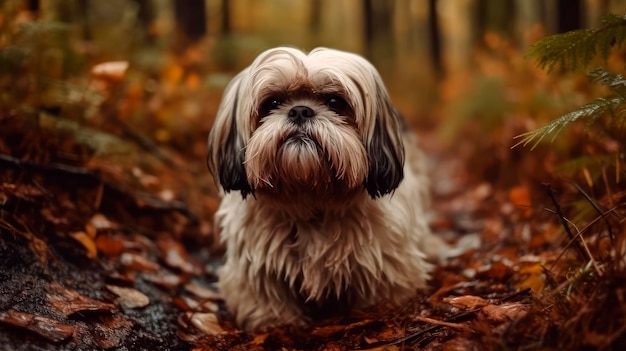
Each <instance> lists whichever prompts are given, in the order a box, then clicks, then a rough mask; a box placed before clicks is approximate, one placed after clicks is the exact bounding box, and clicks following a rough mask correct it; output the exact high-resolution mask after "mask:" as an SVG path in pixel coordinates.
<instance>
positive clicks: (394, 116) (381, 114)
mask: <svg viewBox="0 0 626 351" xmlns="http://www.w3.org/2000/svg"><path fill="white" fill-rule="evenodd" d="M376 83H377V84H376V90H377V91H376V110H375V113H376V116H373V117H374V118H375V122H374V125H373V131H372V133H371V134H370V138H369V140H368V142H367V145H366V149H367V155H368V161H369V170H368V174H367V179H366V180H365V189H366V190H367V192H368V193H369V195H370V196H371V197H372V198H373V199H376V198H378V197H381V196H383V195H386V194H388V193H391V192H393V191H394V190H395V189H396V188H397V187H398V185H399V184H400V182H401V181H402V178H403V177H404V172H403V167H404V144H403V143H402V135H401V133H402V130H403V129H404V128H405V126H404V123H403V121H402V117H401V116H400V115H399V114H398V112H397V111H396V110H395V109H394V107H393V105H392V104H391V101H390V99H389V95H388V94H387V91H386V89H385V87H384V86H383V85H382V81H377V82H376Z"/></svg>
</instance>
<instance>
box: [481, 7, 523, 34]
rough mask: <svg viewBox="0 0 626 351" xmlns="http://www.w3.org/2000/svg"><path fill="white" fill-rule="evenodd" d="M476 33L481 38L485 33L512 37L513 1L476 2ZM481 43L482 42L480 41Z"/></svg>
mask: <svg viewBox="0 0 626 351" xmlns="http://www.w3.org/2000/svg"><path fill="white" fill-rule="evenodd" d="M476 11H477V13H476V26H477V28H476V33H477V35H478V38H482V37H483V36H484V34H485V33H487V32H495V33H498V34H501V35H506V36H509V35H512V34H513V30H514V27H513V26H512V25H511V24H512V23H513V22H514V19H515V4H514V3H513V0H478V1H477V3H476ZM481 41H482V40H481Z"/></svg>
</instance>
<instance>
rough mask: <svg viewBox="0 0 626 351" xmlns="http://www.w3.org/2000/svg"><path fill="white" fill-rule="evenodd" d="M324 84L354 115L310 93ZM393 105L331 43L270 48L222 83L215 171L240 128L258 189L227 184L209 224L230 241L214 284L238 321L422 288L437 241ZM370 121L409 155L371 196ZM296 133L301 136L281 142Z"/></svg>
mask: <svg viewBox="0 0 626 351" xmlns="http://www.w3.org/2000/svg"><path fill="white" fill-rule="evenodd" d="M289 92H297V96H289V99H286V101H285V103H284V104H283V105H281V106H279V107H278V108H277V109H276V110H274V111H273V112H272V113H271V114H270V115H268V116H265V117H263V116H259V115H258V108H259V105H260V104H261V103H262V101H263V100H264V99H265V98H267V97H268V96H270V95H271V94H275V93H281V94H285V93H289ZM307 92H308V94H307ZM329 93H332V94H340V95H341V96H343V97H344V98H345V100H346V101H347V102H348V103H349V105H350V109H351V111H352V112H353V113H352V115H351V116H340V115H338V114H337V113H334V112H333V111H331V110H329V108H328V107H327V106H326V105H324V104H322V103H320V102H319V101H318V100H316V99H315V97H316V96H323V95H324V94H329ZM294 94H295V93H294ZM297 105H305V106H309V107H310V108H312V109H313V110H314V111H315V112H316V117H314V118H313V119H312V120H311V121H310V122H309V123H306V124H304V125H303V126H294V124H293V123H289V122H288V120H287V116H286V115H287V113H288V111H289V109H290V108H291V107H292V106H297ZM393 113H395V112H393V111H392V107H391V103H390V101H389V96H388V94H387V91H386V89H385V87H384V85H383V83H382V79H381V78H380V76H379V75H378V73H377V71H376V69H375V68H374V67H373V66H372V65H371V64H369V62H367V61H366V60H365V59H363V58H361V57H360V56H357V55H354V54H349V53H345V52H341V51H336V50H331V49H324V48H321V49H316V50H314V51H312V52H311V53H309V54H308V55H307V54H305V53H303V52H302V51H300V50H297V49H292V48H276V49H272V50H268V51H266V52H265V53H263V54H261V55H260V56H259V57H258V58H257V59H256V60H255V61H254V62H253V63H252V65H251V66H250V67H248V68H247V69H245V70H244V71H243V72H242V73H240V74H239V75H238V76H237V77H235V78H234V80H233V82H232V83H231V84H230V85H229V86H228V87H227V89H226V92H225V95H224V98H223V101H222V104H221V107H220V110H219V111H218V115H217V117H216V121H215V124H214V127H213V131H212V132H211V136H210V138H209V156H208V161H209V167H210V169H211V171H212V173H213V174H214V176H215V174H216V173H217V172H219V167H220V166H221V165H220V161H219V160H220V157H222V158H223V157H224V156H223V155H222V154H221V148H222V146H223V144H224V143H225V142H227V140H228V139H227V135H228V133H229V131H230V129H231V128H233V127H234V128H236V131H237V136H238V141H237V142H238V143H241V150H242V152H243V153H244V157H243V159H244V168H245V170H246V175H247V180H248V182H249V184H250V185H251V188H252V189H253V195H252V196H247V197H245V198H244V197H242V196H241V194H240V193H239V192H236V191H234V192H227V193H225V194H224V197H223V199H222V202H221V205H220V208H219V210H218V211H217V213H216V216H215V224H216V228H217V230H218V231H219V235H220V237H221V240H222V241H223V242H224V243H225V245H226V250H227V251H226V262H225V264H224V266H223V267H222V268H221V269H220V271H219V287H220V289H221V291H222V293H223V295H224V298H225V301H226V306H227V308H228V309H229V311H230V312H231V313H233V315H234V316H235V320H236V322H237V323H238V324H239V325H240V326H241V327H242V328H244V329H247V330H257V329H259V328H263V327H267V326H272V325H279V324H285V323H304V322H306V321H308V320H310V316H309V315H308V314H307V311H308V309H307V307H306V306H305V303H313V304H316V303H317V304H320V305H323V303H324V302H325V301H326V300H341V301H346V303H349V304H350V306H349V307H351V308H364V307H367V306H371V305H373V304H375V303H377V302H380V301H389V302H392V303H396V304H399V303H402V302H403V301H405V300H407V299H408V298H410V297H411V296H414V295H415V294H416V293H417V291H418V290H419V289H422V288H424V287H425V286H426V282H427V279H428V278H429V272H430V271H431V269H432V264H431V263H429V262H428V261H427V257H436V256H438V255H439V251H440V250H441V249H442V248H443V244H442V242H441V241H440V240H439V239H437V238H436V237H434V236H432V234H431V233H430V231H429V228H428V225H427V222H426V218H425V207H426V206H427V202H428V196H427V193H428V190H427V189H428V179H427V177H426V175H425V169H424V167H425V166H424V160H423V156H422V155H421V152H420V151H419V149H418V147H417V144H416V141H415V138H414V136H412V135H408V134H407V135H405V136H404V142H403V141H402V140H401V134H402V133H401V132H400V125H399V124H398V120H397V116H392V115H391V114H393ZM377 119H380V120H379V122H380V123H382V125H383V126H384V128H388V130H389V131H390V133H389V137H390V138H392V145H393V148H398V149H397V150H395V151H398V152H399V153H400V155H404V156H405V162H404V168H403V170H404V179H403V180H402V182H401V183H400V184H399V186H398V187H397V188H396V189H395V191H394V192H393V193H391V194H387V195H384V196H382V197H381V198H378V199H373V198H372V197H371V196H370V195H369V194H368V193H367V191H366V190H365V189H364V187H363V184H364V181H365V178H366V177H367V176H368V155H367V150H368V143H370V142H371V140H372V138H373V133H374V132H373V128H374V125H375V124H376V120H377ZM233 123H235V124H236V125H235V126H233ZM294 133H300V134H303V135H306V136H307V137H306V138H303V139H302V140H300V141H299V142H296V143H292V144H290V143H288V142H286V139H288V138H289V137H290V136H292V135H294ZM403 147H405V150H404V152H405V154H404V153H402V148H403ZM392 151H393V150H392ZM215 178H216V183H217V184H218V185H219V184H220V182H219V179H218V177H215Z"/></svg>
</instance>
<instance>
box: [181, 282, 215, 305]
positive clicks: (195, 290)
mask: <svg viewBox="0 0 626 351" xmlns="http://www.w3.org/2000/svg"><path fill="white" fill-rule="evenodd" d="M185 290H187V291H188V292H190V293H192V294H194V295H195V296H197V297H199V298H202V299H207V300H213V301H217V300H223V299H224V298H223V297H222V294H220V293H219V292H217V291H214V290H211V289H209V288H207V287H204V286H202V285H200V284H198V283H194V282H191V283H188V284H186V285H185Z"/></svg>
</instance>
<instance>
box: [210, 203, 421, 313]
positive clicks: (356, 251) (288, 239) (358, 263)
mask: <svg viewBox="0 0 626 351" xmlns="http://www.w3.org/2000/svg"><path fill="white" fill-rule="evenodd" d="M368 200H369V199H367V198H365V200H364V201H362V202H361V203H359V205H355V206H352V207H351V208H348V209H345V210H343V211H341V212H336V213H331V212H320V213H319V214H318V215H316V216H314V217H312V218H309V219H307V220H298V219H296V218H294V217H293V216H290V215H287V214H285V215H279V214H278V213H277V211H276V209H272V208H271V207H269V206H263V205H262V204H261V203H259V202H258V200H256V199H254V198H249V199H247V200H246V201H241V199H240V198H239V199H237V198H235V197H234V196H231V195H227V196H226V197H225V198H224V201H223V203H222V207H221V208H220V211H219V212H218V214H217V219H218V221H219V222H220V223H221V227H222V228H221V235H222V240H223V241H224V242H225V244H226V246H227V249H228V250H229V254H228V255H227V257H228V258H229V261H228V262H227V263H226V264H227V265H229V264H231V265H234V266H235V265H236V266H237V267H238V270H239V271H240V272H245V274H247V275H248V276H250V277H251V282H255V283H256V285H257V286H255V287H254V288H255V290H257V292H258V293H259V295H260V296H273V295H282V296H291V298H292V299H293V300H294V302H296V301H297V302H301V303H302V307H303V309H305V310H311V311H314V310H316V307H320V308H321V309H324V307H328V306H329V304H330V306H332V305H334V304H335V303H337V304H339V305H342V306H352V305H354V306H366V305H369V304H372V303H374V302H375V300H376V299H377V298H381V297H382V298H389V297H392V296H393V295H392V294H391V293H390V292H389V293H386V292H385V290H388V289H389V288H390V287H392V286H394V285H395V286H396V287H397V285H398V282H399V283H400V284H403V281H402V280H403V279H404V278H405V277H399V276H398V274H397V273H398V271H402V270H404V268H403V267H404V266H411V265H412V264H411V263H410V262H401V260H399V258H400V257H406V255H404V254H403V253H402V252H403V251H406V250H414V249H413V248H414V247H415V245H414V243H412V242H409V241H412V240H413V238H411V236H412V235H407V232H410V231H411V230H410V229H409V228H406V225H408V224H410V223H406V220H404V221H403V220H400V218H402V217H394V216H389V215H388V214H389V213H392V212H393V211H389V210H382V209H381V208H380V206H385V205H387V202H386V201H384V200H381V201H376V202H374V201H368ZM235 216H243V217H240V218H235ZM252 277H254V279H252ZM398 278H401V279H399V280H398ZM410 285H413V284H410Z"/></svg>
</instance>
